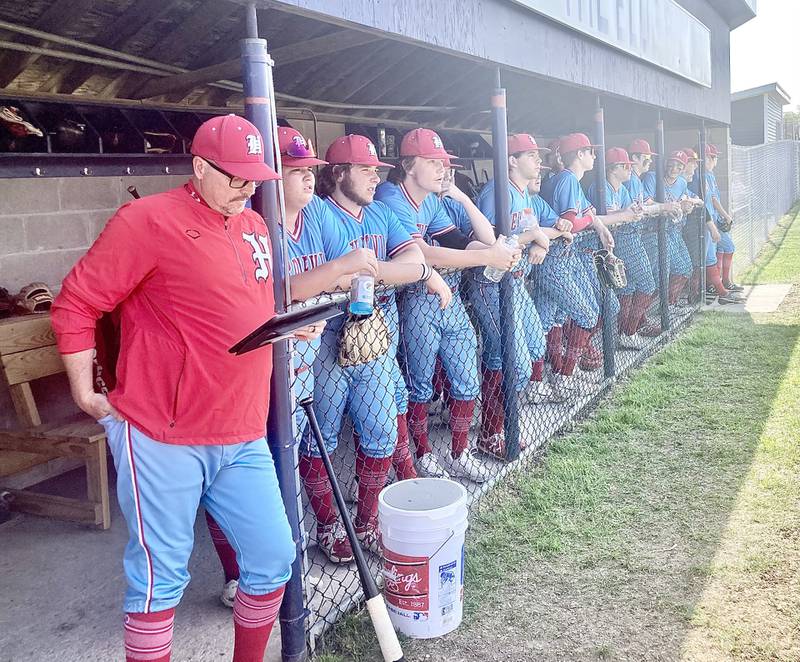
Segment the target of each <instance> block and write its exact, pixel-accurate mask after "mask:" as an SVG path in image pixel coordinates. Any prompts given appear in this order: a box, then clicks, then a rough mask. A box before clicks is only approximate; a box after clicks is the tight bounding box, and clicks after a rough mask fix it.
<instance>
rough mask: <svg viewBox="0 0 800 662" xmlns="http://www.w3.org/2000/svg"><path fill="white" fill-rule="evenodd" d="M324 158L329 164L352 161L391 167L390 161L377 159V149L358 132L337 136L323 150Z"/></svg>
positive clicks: (360, 163)
mask: <svg viewBox="0 0 800 662" xmlns="http://www.w3.org/2000/svg"><path fill="white" fill-rule="evenodd" d="M325 160H326V161H327V162H328V163H330V164H331V165H342V164H345V163H354V164H356V165H367V166H378V167H380V168H393V167H394V166H392V165H391V164H390V163H382V162H381V161H378V150H376V149H375V145H373V144H372V141H371V140H370V139H369V138H367V137H365V136H359V135H358V134H355V133H351V134H350V135H348V136H342V137H341V138H337V139H336V140H334V141H333V143H331V146H330V147H328V151H327V152H325Z"/></svg>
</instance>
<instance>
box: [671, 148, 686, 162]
mask: <svg viewBox="0 0 800 662" xmlns="http://www.w3.org/2000/svg"><path fill="white" fill-rule="evenodd" d="M667 161H677V162H678V163H682V164H683V165H686V164H687V163H689V155H688V154H687V153H686V152H684V151H683V150H682V149H676V150H675V151H674V152H670V154H669V158H668V159H667Z"/></svg>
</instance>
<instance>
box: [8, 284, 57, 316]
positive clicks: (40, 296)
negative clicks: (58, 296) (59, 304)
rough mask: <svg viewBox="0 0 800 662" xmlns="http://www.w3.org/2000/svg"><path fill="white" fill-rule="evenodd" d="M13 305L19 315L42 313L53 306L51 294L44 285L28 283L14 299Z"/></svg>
mask: <svg viewBox="0 0 800 662" xmlns="http://www.w3.org/2000/svg"><path fill="white" fill-rule="evenodd" d="M14 304H15V307H16V310H17V313H18V314H20V315H32V314H33V313H44V312H47V311H48V310H50V306H51V305H52V304H53V293H52V292H51V291H50V288H49V287H47V284H46V283H38V282H37V283H30V284H29V285H26V286H25V287H23V288H22V289H21V290H20V291H19V294H17V296H16V297H15V298H14Z"/></svg>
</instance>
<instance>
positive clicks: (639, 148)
mask: <svg viewBox="0 0 800 662" xmlns="http://www.w3.org/2000/svg"><path fill="white" fill-rule="evenodd" d="M628 154H646V155H647V156H658V154H656V153H655V152H654V151H653V150H652V149H650V143H649V142H647V141H646V140H645V139H644V138H637V139H636V140H634V141H633V142H632V143H631V144H630V145H628Z"/></svg>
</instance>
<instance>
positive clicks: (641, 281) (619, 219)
mask: <svg viewBox="0 0 800 662" xmlns="http://www.w3.org/2000/svg"><path fill="white" fill-rule="evenodd" d="M632 165H633V161H631V160H630V158H629V157H628V152H627V151H625V149H623V148H621V147H612V148H610V149H608V150H606V182H605V187H604V188H605V191H604V192H603V195H605V203H606V211H607V216H606V224H607V225H609V226H614V243H615V248H614V250H615V252H616V255H617V256H618V257H620V258H622V260H623V262H624V263H625V271H626V274H627V275H628V285H627V287H626V288H624V289H622V290H620V315H619V322H618V326H619V328H620V331H621V333H622V337H623V338H626V337H627V342H628V343H629V344H634V345H637V346H638V345H639V344H641V343H640V341H638V339H637V340H633V339H634V334H635V333H636V326H635V321H634V320H632V319H631V318H632V317H634V315H638V314H639V313H638V310H637V312H635V313H634V312H633V311H634V307H633V304H634V301H633V299H634V296H635V295H634V292H636V291H637V288H638V291H640V292H641V293H642V294H641V296H642V297H643V298H644V297H647V299H648V300H649V298H650V297H651V296H652V294H653V292H654V291H655V281H654V280H653V275H652V271H651V268H650V263H649V261H648V259H647V254H646V253H645V250H644V247H643V246H642V240H641V226H640V224H639V221H640V220H641V218H642V214H643V210H642V207H641V205H640V204H638V203H635V202H634V201H633V199H632V198H631V196H630V193H629V191H628V188H627V187H626V186H625V182H627V181H628V180H629V179H630V178H631V166H632ZM599 196H600V193H599V192H598V190H597V185H596V184H595V182H592V183H591V184H590V186H589V189H588V191H587V197H588V198H589V201H590V202H592V203H593V204H595V205H596V204H598V198H599Z"/></svg>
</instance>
